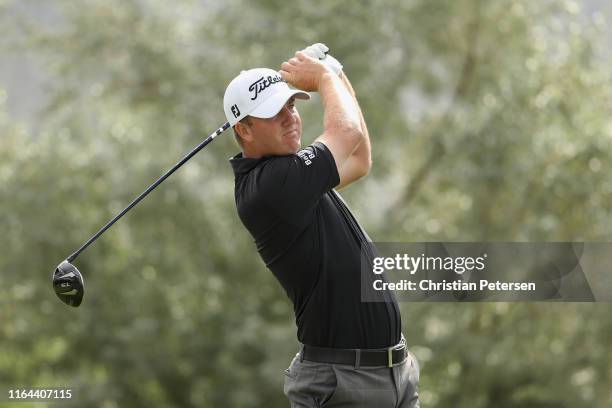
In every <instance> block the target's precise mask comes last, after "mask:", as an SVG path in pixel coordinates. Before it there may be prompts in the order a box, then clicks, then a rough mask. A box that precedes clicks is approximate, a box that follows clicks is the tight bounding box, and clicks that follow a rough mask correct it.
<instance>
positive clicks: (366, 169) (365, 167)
mask: <svg viewBox="0 0 612 408" xmlns="http://www.w3.org/2000/svg"><path fill="white" fill-rule="evenodd" d="M360 167H361V172H360V175H359V178H361V177H365V176H367V175H368V174H369V173H370V170H371V169H372V157H370V156H369V155H368V157H366V158H364V159H363V160H362V163H361V166H360Z"/></svg>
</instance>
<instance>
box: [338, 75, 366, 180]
mask: <svg viewBox="0 0 612 408" xmlns="http://www.w3.org/2000/svg"><path fill="white" fill-rule="evenodd" d="M340 79H341V80H342V83H343V84H344V86H345V87H346V89H347V90H348V91H349V93H350V94H351V96H352V97H353V101H354V102H355V105H356V106H357V111H358V112H359V122H360V126H361V132H362V133H363V140H362V141H361V143H360V144H359V146H358V147H357V149H355V151H354V152H353V156H354V157H355V158H356V159H357V160H360V161H363V163H364V165H366V166H367V168H368V170H369V168H370V166H371V162H372V148H371V145H370V133H369V132H368V127H367V125H366V122H365V119H364V117H363V112H361V108H360V107H359V102H358V101H357V96H356V94H355V90H354V89H353V86H352V85H351V82H350V81H349V79H348V77H347V76H346V74H345V73H344V72H341V74H340Z"/></svg>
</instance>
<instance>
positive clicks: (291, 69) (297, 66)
mask: <svg viewBox="0 0 612 408" xmlns="http://www.w3.org/2000/svg"><path fill="white" fill-rule="evenodd" d="M279 73H280V75H281V76H282V77H283V79H284V80H285V81H287V82H288V83H289V84H291V85H293V86H294V87H296V88H298V89H301V90H303V91H306V92H317V91H318V90H319V86H320V84H321V79H322V78H323V76H324V75H325V74H327V73H333V72H332V71H331V69H330V68H328V67H326V66H325V65H324V64H323V63H322V62H321V61H319V60H318V59H315V58H312V57H310V56H308V55H306V54H305V53H303V52H302V51H298V52H296V53H295V57H293V58H291V59H290V60H289V61H286V62H283V63H282V64H281V69H280V71H279Z"/></svg>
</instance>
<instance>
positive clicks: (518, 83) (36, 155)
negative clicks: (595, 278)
mask: <svg viewBox="0 0 612 408" xmlns="http://www.w3.org/2000/svg"><path fill="white" fill-rule="evenodd" d="M22 3H23V4H25V5H23V4H22V6H21V7H20V8H19V10H22V13H21V15H20V16H18V17H17V18H13V19H7V18H6V17H5V18H2V22H3V24H2V25H0V33H1V35H0V37H2V38H3V39H4V40H3V41H4V42H5V43H6V44H10V45H11V46H12V47H19V48H20V49H21V50H24V49H25V50H28V52H30V53H32V54H33V55H36V56H37V57H38V58H41V59H42V60H44V61H45V66H46V67H47V69H48V75H49V81H48V85H49V90H48V91H49V93H50V95H51V96H52V102H51V103H50V104H49V106H48V108H47V110H46V112H45V115H44V116H43V117H41V119H40V123H39V126H37V128H39V129H43V130H42V131H41V132H40V133H37V134H28V133H27V132H26V131H25V130H24V129H23V128H22V127H20V126H17V125H15V124H14V123H12V121H11V120H10V118H8V117H7V116H6V114H5V110H4V107H3V106H0V108H2V109H0V113H1V115H0V135H1V136H0V137H1V138H2V139H1V143H0V159H1V160H0V191H2V194H1V195H0V196H1V197H2V200H1V201H0V226H1V227H2V231H3V234H0V248H2V256H1V257H0V270H1V271H2V279H3V287H4V288H5V294H4V295H3V296H2V297H0V350H2V352H1V353H0V385H2V384H7V385H24V386H28V385H29V386H32V385H70V386H72V387H74V388H76V389H77V395H78V397H77V398H76V399H75V401H73V403H72V404H67V405H66V406H100V407H115V406H120V407H191V406H193V407H195V406H197V407H218V406H231V407H263V406H265V407H276V406H278V407H281V406H286V405H287V404H286V400H285V398H284V396H283V395H282V392H281V389H282V379H283V374H282V370H283V368H284V366H285V365H286V364H288V361H289V359H290V357H291V353H292V352H294V350H295V349H296V343H295V333H294V332H295V330H294V328H293V327H292V325H291V322H292V319H293V316H292V312H291V306H290V304H289V302H288V301H287V300H286V299H285V296H284V293H283V292H282V290H281V288H280V286H279V285H278V284H277V283H276V282H275V280H274V278H273V277H272V276H271V274H270V273H269V272H268V271H267V270H266V269H265V267H264V266H263V265H262V263H261V261H260V260H259V258H258V257H257V255H256V251H255V248H254V245H253V244H252V241H251V239H250V238H249V236H248V234H247V233H246V231H245V230H244V229H243V228H242V226H241V225H240V222H239V220H238V217H237V216H236V214H235V210H234V204H233V183H232V180H233V175H232V173H231V169H230V167H229V165H228V163H227V158H228V157H229V156H230V155H232V154H234V153H235V152H236V151H237V147H236V145H235V144H234V142H233V141H232V138H231V137H228V136H227V135H226V136H225V137H223V138H219V139H218V140H217V141H215V143H214V144H213V145H211V146H210V147H209V148H207V150H206V151H204V152H202V153H200V155H199V156H197V157H196V158H194V159H192V161H191V162H190V163H189V164H188V165H186V166H185V167H184V168H183V169H182V170H181V171H180V172H179V173H177V174H176V175H174V176H173V177H172V178H171V179H169V180H168V181H167V182H166V183H164V186H163V187H161V188H160V189H159V191H156V192H155V193H153V194H152V195H151V196H150V198H148V199H147V200H146V201H144V202H143V203H142V204H141V205H140V206H139V207H138V208H137V209H135V210H134V211H132V212H131V213H130V215H128V216H126V218H125V219H123V220H122V221H121V223H119V224H117V225H116V226H114V227H113V229H112V230H110V231H109V232H108V233H106V235H105V237H104V239H103V240H101V241H98V242H97V243H96V244H95V245H94V246H93V247H92V248H91V249H89V250H88V252H87V254H86V255H85V254H83V255H82V256H81V257H80V258H79V260H78V262H77V265H78V267H79V268H80V270H81V271H82V272H83V273H84V275H85V279H86V281H87V282H86V284H87V288H86V289H87V292H86V298H85V303H84V304H83V305H82V306H81V308H80V309H77V310H74V309H68V308H66V307H65V306H64V305H63V304H61V303H60V302H58V301H57V300H56V299H55V298H54V295H53V294H52V292H51V288H50V285H49V280H48V279H49V277H50V274H51V272H52V270H51V269H52V268H53V266H54V265H56V264H57V263H59V261H61V260H62V259H63V258H62V257H63V256H66V255H67V254H69V253H70V252H71V251H73V250H74V249H75V248H77V247H78V245H80V243H81V242H82V241H83V240H84V239H85V238H87V237H88V236H89V235H90V234H92V233H93V232H95V230H96V229H97V228H98V227H99V226H100V225H101V224H102V223H104V222H105V221H106V220H107V219H109V218H110V217H111V216H112V215H114V214H115V213H116V212H118V211H119V210H120V209H121V208H123V206H125V205H126V204H127V203H128V202H129V201H130V200H131V199H132V198H133V197H134V196H135V195H136V194H137V193H139V192H140V191H142V190H143V189H144V188H145V187H146V186H147V185H148V184H149V183H150V182H151V181H153V180H154V179H155V178H156V177H157V176H159V175H160V174H161V173H162V172H163V171H164V170H165V169H167V168H169V167H170V166H171V165H172V164H173V163H174V162H175V161H176V160H177V159H178V158H179V157H180V156H181V155H182V154H183V153H184V152H186V151H187V150H188V149H189V148H191V147H192V146H194V145H195V144H197V143H198V142H199V141H200V140H201V138H203V137H204V136H206V135H207V134H208V133H210V132H211V131H212V130H214V129H215V128H216V127H217V126H218V125H220V124H221V123H222V122H223V121H224V118H223V114H222V109H221V100H222V96H223V91H224V89H225V85H226V83H227V82H228V81H229V80H230V79H231V78H232V77H233V76H234V75H235V74H237V73H238V72H239V71H240V70H241V69H244V68H247V67H252V66H270V67H277V66H278V65H279V64H280V62H281V61H283V60H285V59H287V58H289V57H290V56H291V54H292V53H293V52H294V51H295V50H297V49H300V48H303V47H304V46H305V45H307V44H309V43H313V42H318V41H323V42H327V43H328V44H329V45H330V46H331V48H332V52H333V54H334V55H336V56H337V57H338V58H339V59H340V60H341V62H342V63H343V64H344V66H345V70H346V72H347V73H348V75H349V77H350V78H351V80H352V81H353V83H354V85H355V88H356V90H357V93H358V96H359V99H360V102H361V105H362V107H363V109H364V112H365V114H366V119H367V121H368V124H369V127H370V131H371V134H372V139H373V146H374V163H375V165H374V169H373V172H372V174H371V175H370V176H369V177H368V178H367V179H366V180H364V181H362V182H360V183H358V184H357V185H355V186H354V187H351V188H349V189H347V190H346V191H345V192H344V194H345V195H346V196H347V197H348V200H349V203H351V205H352V207H353V208H354V209H355V211H356V213H357V215H358V217H359V218H360V220H362V221H363V223H364V224H365V226H366V228H367V229H368V230H369V231H370V232H371V234H370V235H372V237H373V238H375V239H376V240H379V241H400V242H401V241H436V240H440V241H441V240H463V241H469V240H506V241H512V240H526V241H529V240H531V241H537V240H542V241H559V240H607V236H609V235H610V232H611V231H612V224H611V221H610V218H609V213H610V203H609V200H606V198H607V196H608V195H609V193H610V192H611V191H612V184H611V182H610V181H609V180H608V179H607V177H606V174H607V173H608V172H609V170H610V163H611V161H610V151H612V149H610V143H611V141H612V122H611V118H610V115H609V111H610V90H611V86H610V77H609V70H608V69H607V68H608V66H609V65H608V64H609V60H607V59H604V58H603V57H602V55H601V53H600V50H599V49H598V48H597V47H598V42H597V34H598V32H599V31H598V29H599V28H600V27H599V28H598V26H597V25H596V24H593V25H584V24H581V23H580V21H579V16H578V15H577V14H576V13H577V10H578V9H577V7H578V6H577V4H576V3H574V2H571V1H565V2H559V1H552V0H542V1H538V2H528V1H519V0H500V1H496V2H485V1H481V0H459V1H437V2H431V1H426V0H410V1H399V0H397V1H382V0H378V1H371V2H360V3H359V4H358V6H357V3H355V2H347V1H339V0H335V1H328V2H324V3H323V4H317V5H316V6H315V5H313V3H312V2H309V1H305V0H296V1H294V2H291V3H287V2H280V1H277V0H256V1H250V2H245V1H239V0H228V1H227V2H224V3H223V5H221V4H214V3H210V2H197V1H182V2H173V3H169V2H163V1H159V0H148V1H141V0H124V1H118V0H95V1H94V0H89V1H81V2H69V1H64V2H57V12H58V15H59V16H60V19H59V21H60V23H59V24H58V25H55V26H52V27H46V26H45V25H44V24H40V22H38V21H34V20H32V19H31V18H30V17H29V16H28V13H27V7H28V5H29V7H35V6H36V4H35V2H22ZM0 7H7V6H6V5H2V4H0ZM596 21H599V20H596ZM5 23H6V24H5ZM598 24H601V23H598ZM0 100H3V99H2V98H0ZM299 109H300V112H301V113H302V116H303V119H304V124H305V134H306V137H305V141H306V142H309V141H310V140H312V139H313V138H314V137H315V136H316V135H318V132H319V131H320V129H321V119H320V116H321V108H320V107H319V106H317V103H316V101H315V102H314V103H309V104H303V105H300V106H299ZM363 197H379V199H376V200H364V199H363ZM45 271H46V272H45ZM402 307H403V312H404V313H403V318H404V331H405V333H406V335H407V337H408V340H409V343H410V344H411V345H413V348H414V350H415V352H416V353H417V355H418V356H419V358H420V360H421V363H422V368H423V371H422V377H421V381H422V386H421V395H422V400H423V405H424V406H429V407H450V406H452V407H468V406H469V407H474V406H476V407H525V406H529V407H574V406H602V407H603V406H608V405H610V404H612V394H611V392H610V384H611V383H612V372H611V371H610V368H609V362H610V361H611V357H612V347H611V345H610V340H609V339H610V338H612V323H611V322H610V319H609V318H608V317H607V315H608V312H607V307H605V305H603V304H585V305H574V304H530V305H517V304H460V305H448V304H403V305H402ZM20 406H22V405H20Z"/></svg>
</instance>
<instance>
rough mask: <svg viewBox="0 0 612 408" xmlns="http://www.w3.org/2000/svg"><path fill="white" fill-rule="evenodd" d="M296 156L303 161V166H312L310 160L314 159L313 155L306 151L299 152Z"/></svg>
mask: <svg viewBox="0 0 612 408" xmlns="http://www.w3.org/2000/svg"><path fill="white" fill-rule="evenodd" d="M297 155H298V157H299V158H300V159H302V160H303V161H304V164H306V165H307V166H310V165H311V164H312V159H314V158H315V154H314V153H313V152H312V151H311V150H308V149H304V150H300V151H299V152H297Z"/></svg>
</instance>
